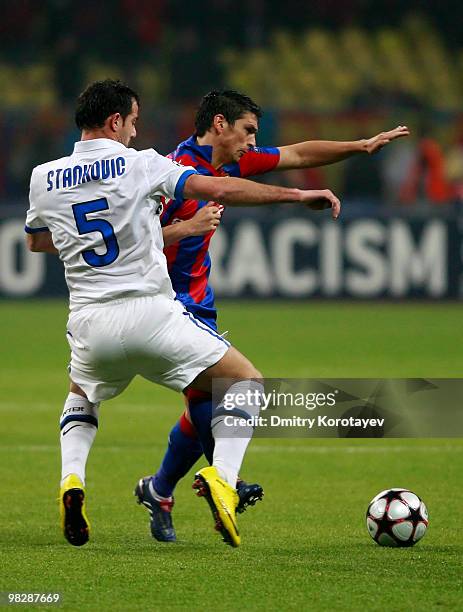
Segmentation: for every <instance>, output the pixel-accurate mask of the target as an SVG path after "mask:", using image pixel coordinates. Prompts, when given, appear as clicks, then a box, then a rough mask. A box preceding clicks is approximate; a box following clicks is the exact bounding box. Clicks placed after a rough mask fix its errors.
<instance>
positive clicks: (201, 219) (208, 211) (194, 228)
mask: <svg viewBox="0 0 463 612" xmlns="http://www.w3.org/2000/svg"><path fill="white" fill-rule="evenodd" d="M221 217H222V208H221V207H219V205H218V204H216V203H215V202H209V203H208V204H206V206H203V208H200V209H199V210H198V212H197V213H196V214H195V215H194V216H193V217H192V218H191V219H189V220H188V221H185V223H188V225H189V227H188V230H189V235H190V236H203V235H204V234H208V233H209V232H212V231H214V230H215V229H217V227H218V225H219V223H220V219H221Z"/></svg>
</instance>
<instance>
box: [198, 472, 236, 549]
mask: <svg viewBox="0 0 463 612" xmlns="http://www.w3.org/2000/svg"><path fill="white" fill-rule="evenodd" d="M193 489H196V490H197V495H198V496H199V497H205V498H206V500H207V502H208V504H209V506H210V508H211V511H212V516H213V517H214V520H215V528H216V529H217V531H220V533H221V534H222V537H223V541H224V542H225V543H226V544H230V546H234V547H237V546H239V545H240V542H241V538H240V534H239V531H238V527H237V524H236V507H237V506H238V503H239V497H238V493H237V492H236V489H234V488H233V487H231V486H230V485H229V484H228V483H227V482H225V480H222V478H220V476H219V474H218V472H217V470H216V468H215V467H206V468H203V469H202V470H199V472H197V474H196V476H195V481H194V483H193Z"/></svg>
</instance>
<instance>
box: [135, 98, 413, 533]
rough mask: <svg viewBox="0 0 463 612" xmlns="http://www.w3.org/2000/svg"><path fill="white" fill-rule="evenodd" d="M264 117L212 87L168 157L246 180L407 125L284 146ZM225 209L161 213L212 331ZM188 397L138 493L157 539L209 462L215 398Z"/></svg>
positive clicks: (396, 134)
mask: <svg viewBox="0 0 463 612" xmlns="http://www.w3.org/2000/svg"><path fill="white" fill-rule="evenodd" d="M261 115H262V111H261V109H260V107H259V106H258V105H257V104H256V103H255V102H254V101H253V100H251V99H250V98H249V97H248V96H246V95H243V94H241V93H238V92H236V91H233V90H223V91H212V92H210V93H208V94H207V95H206V96H205V97H204V98H203V100H202V102H201V104H200V107H199V109H198V112H197V114H196V119H195V133H194V134H193V135H192V136H191V137H190V138H188V139H187V140H185V141H184V142H181V143H180V144H179V145H178V147H177V148H176V150H175V151H174V152H173V153H171V154H170V155H169V156H168V157H170V158H171V159H173V160H175V161H176V162H178V163H180V164H182V165H185V166H191V167H193V168H194V169H195V170H196V171H197V172H198V173H199V174H202V175H205V176H217V177H220V176H233V177H241V178H244V177H249V176H255V175H259V174H265V173H267V172H271V171H273V170H289V169H297V168H310V167H316V166H323V165H326V164H331V163H334V162H338V161H341V160H343V159H346V158H348V157H350V156H351V155H354V154H362V153H364V154H365V153H366V154H372V153H375V152H377V151H378V150H380V149H381V148H382V147H383V146H384V145H386V144H387V143H389V142H391V141H393V140H395V139H397V138H400V137H402V136H407V135H408V134H409V130H408V128H407V127H406V126H398V127H397V128H395V129H393V130H390V131H388V132H382V133H380V134H377V135H376V136H373V137H372V138H370V139H363V140H357V141H350V142H335V141H306V142H300V143H297V144H293V145H288V146H282V147H257V146H256V135H257V132H258V128H259V119H260V117H261ZM223 210H224V207H223V206H222V205H219V204H217V203H214V202H209V201H207V200H194V199H182V198H178V199H172V200H164V210H163V212H162V214H161V225H162V226H163V237H164V244H165V248H164V253H165V255H166V258H167V263H168V270H169V276H170V278H171V280H172V286H173V288H174V291H175V292H176V294H177V298H178V299H180V300H181V302H182V303H183V304H184V306H185V308H186V309H187V310H188V311H189V312H191V313H192V314H193V315H194V316H195V318H196V319H199V320H201V321H202V322H204V323H205V324H206V325H208V326H209V327H210V328H211V329H212V330H214V331H216V330H217V311H216V308H215V304H214V292H213V289H212V287H211V286H210V284H209V282H208V279H209V273H210V268H211V260H210V257H209V252H208V249H209V243H210V241H211V238H212V236H213V235H214V232H215V230H216V228H217V226H218V225H219V223H220V218H221V215H222V213H223ZM185 396H186V404H187V408H186V410H185V411H184V413H183V414H182V415H181V417H180V419H179V421H178V422H177V423H176V424H175V425H174V427H173V428H172V430H171V432H170V435H169V443H168V448H167V450H166V454H165V456H164V459H163V461H162V464H161V466H160V468H159V469H158V471H157V472H156V474H155V475H154V476H152V477H150V476H148V477H146V478H145V479H143V481H140V483H139V485H138V486H137V488H136V490H135V493H136V495H137V496H138V498H139V501H140V503H143V500H144V499H145V501H148V504H149V508H150V514H151V533H152V535H153V537H154V538H156V539H157V540H159V541H166V542H172V541H175V539H176V534H175V529H174V527H173V523H172V517H171V511H172V507H173V503H174V499H173V491H174V489H175V486H176V484H177V482H178V481H179V480H180V479H181V478H182V477H183V476H184V475H185V474H186V473H187V472H188V471H189V469H190V468H191V467H192V466H193V465H194V464H195V463H196V461H197V460H198V459H199V458H200V457H201V455H202V454H203V453H204V455H205V456H206V459H207V460H208V461H209V463H212V457H213V451H214V438H213V435H212V432H211V415H212V402H211V395H210V394H208V393H204V392H201V391H196V390H193V389H189V390H187V391H186V393H185ZM148 484H150V491H151V492H150V493H149V492H148ZM237 492H238V496H239V504H238V508H237V510H238V512H242V511H243V510H245V509H246V507H247V506H248V505H249V504H251V505H253V504H254V503H255V502H256V501H257V500H258V499H261V497H262V493H263V492H262V488H261V487H260V486H259V485H248V484H247V483H246V482H243V481H241V480H238V482H237ZM144 496H145V497H144Z"/></svg>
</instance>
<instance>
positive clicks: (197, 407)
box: [187, 391, 214, 465]
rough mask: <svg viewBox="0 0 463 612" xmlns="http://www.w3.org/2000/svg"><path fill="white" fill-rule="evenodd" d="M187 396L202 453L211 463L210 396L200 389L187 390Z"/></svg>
mask: <svg viewBox="0 0 463 612" xmlns="http://www.w3.org/2000/svg"><path fill="white" fill-rule="evenodd" d="M187 397H188V408H189V410H190V418H191V420H192V422H193V425H194V426H195V429H196V432H197V434H198V438H199V439H200V441H201V446H202V449H203V453H204V455H205V457H206V459H207V460H208V462H209V464H210V465H212V457H213V455H214V438H213V437H212V431H211V419H212V396H211V395H210V394H209V393H202V392H200V391H189V392H188V393H187Z"/></svg>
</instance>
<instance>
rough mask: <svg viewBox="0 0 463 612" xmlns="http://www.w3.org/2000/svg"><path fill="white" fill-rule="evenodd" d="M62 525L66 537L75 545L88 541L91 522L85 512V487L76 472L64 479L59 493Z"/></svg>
mask: <svg viewBox="0 0 463 612" xmlns="http://www.w3.org/2000/svg"><path fill="white" fill-rule="evenodd" d="M59 505H60V514H61V527H62V529H63V533H64V537H65V538H66V540H67V541H68V542H69V544H72V545H73V546H82V545H83V544H86V543H87V542H88V538H89V531H90V523H89V520H88V518H87V514H86V512H85V488H84V485H83V484H82V481H81V480H80V478H79V477H78V476H77V475H76V474H69V476H66V478H65V479H64V482H63V484H62V485H61V489H60V493H59Z"/></svg>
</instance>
